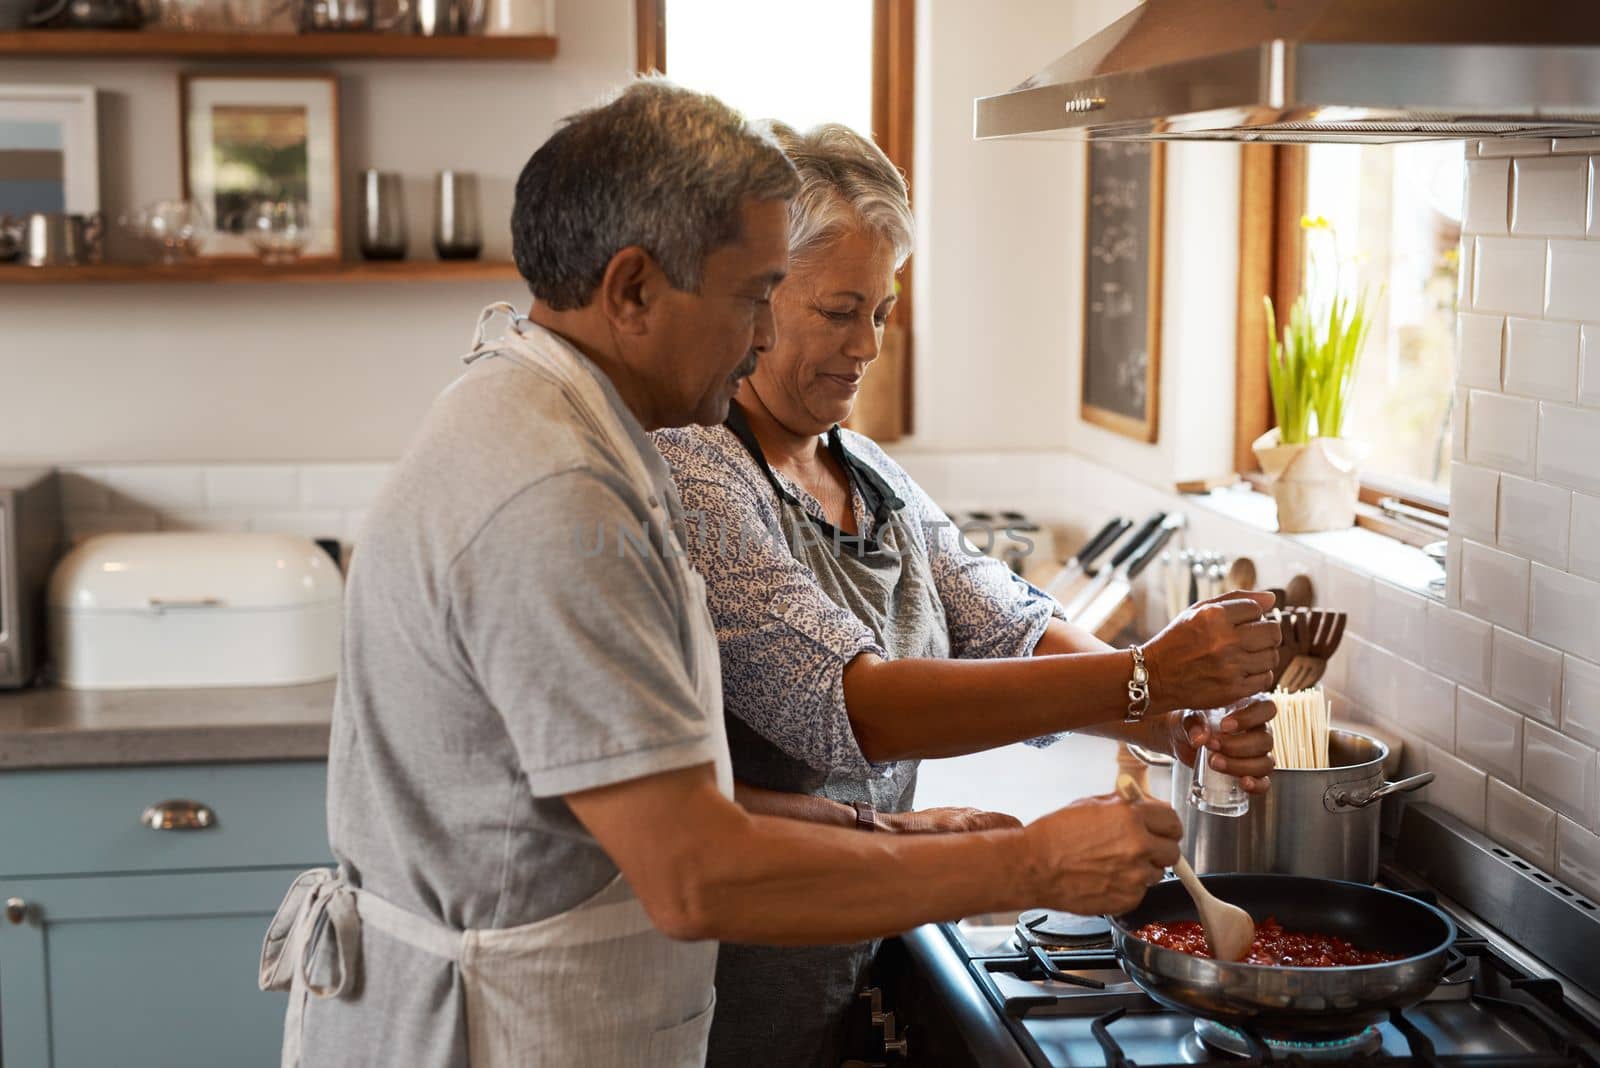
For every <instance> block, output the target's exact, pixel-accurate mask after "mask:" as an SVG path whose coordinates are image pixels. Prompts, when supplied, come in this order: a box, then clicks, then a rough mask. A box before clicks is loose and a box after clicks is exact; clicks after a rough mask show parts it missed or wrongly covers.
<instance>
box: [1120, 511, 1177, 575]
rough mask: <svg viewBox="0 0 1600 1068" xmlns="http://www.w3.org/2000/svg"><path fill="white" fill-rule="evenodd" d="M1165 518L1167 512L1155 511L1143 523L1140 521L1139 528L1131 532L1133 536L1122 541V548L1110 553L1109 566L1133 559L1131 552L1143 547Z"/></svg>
mask: <svg viewBox="0 0 1600 1068" xmlns="http://www.w3.org/2000/svg"><path fill="white" fill-rule="evenodd" d="M1166 520H1167V513H1165V512H1157V513H1156V514H1155V515H1153V516H1151V517H1150V518H1149V519H1146V520H1145V521H1144V522H1143V523H1140V524H1139V529H1138V530H1136V531H1134V532H1133V536H1132V537H1130V538H1129V539H1128V540H1127V541H1125V542H1123V543H1122V548H1120V549H1118V550H1117V551H1116V553H1115V554H1113V555H1112V557H1111V566H1112V567H1121V566H1122V565H1123V564H1125V563H1127V562H1128V561H1129V560H1131V559H1133V554H1134V553H1136V552H1138V551H1139V549H1140V548H1141V547H1143V545H1144V543H1145V542H1146V541H1147V540H1148V539H1149V537H1150V535H1152V534H1154V533H1155V532H1156V528H1157V527H1159V526H1160V525H1161V524H1162V523H1164V522H1166Z"/></svg>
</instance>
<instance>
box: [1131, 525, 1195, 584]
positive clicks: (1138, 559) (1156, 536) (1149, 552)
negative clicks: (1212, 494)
mask: <svg viewBox="0 0 1600 1068" xmlns="http://www.w3.org/2000/svg"><path fill="white" fill-rule="evenodd" d="M1182 527H1183V516H1182V514H1180V513H1174V514H1173V515H1171V516H1168V517H1166V518H1165V519H1164V520H1163V521H1162V523H1161V525H1160V527H1158V528H1157V529H1156V531H1155V532H1154V533H1152V534H1151V535H1150V536H1149V537H1148V538H1146V539H1145V541H1144V544H1143V545H1141V546H1139V548H1138V549H1137V550H1135V555H1134V557H1133V559H1131V560H1129V561H1128V579H1129V581H1132V580H1133V579H1136V578H1138V577H1139V572H1141V571H1143V570H1144V569H1145V568H1146V567H1148V566H1149V564H1150V561H1151V560H1154V559H1155V556H1156V553H1158V552H1160V551H1161V547H1162V546H1163V545H1165V544H1167V542H1168V540H1169V539H1171V537H1172V536H1173V535H1174V534H1176V533H1177V532H1178V531H1179V530H1180V529H1181V528H1182Z"/></svg>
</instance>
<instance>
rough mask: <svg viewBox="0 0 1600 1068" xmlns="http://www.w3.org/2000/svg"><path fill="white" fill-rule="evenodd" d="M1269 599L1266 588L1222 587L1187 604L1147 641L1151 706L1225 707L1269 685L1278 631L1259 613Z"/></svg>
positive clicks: (1280, 640)
mask: <svg viewBox="0 0 1600 1068" xmlns="http://www.w3.org/2000/svg"><path fill="white" fill-rule="evenodd" d="M1273 600H1274V598H1273V596H1272V594H1270V593H1265V592H1250V591H1246V590H1237V591H1235V592H1233V593H1225V594H1223V595H1222V596H1221V597H1217V598H1214V599H1212V600H1209V601H1201V602H1200V603H1199V604H1196V605H1191V606H1190V607H1189V608H1186V609H1185V610H1184V611H1183V613H1182V614H1181V615H1179V616H1178V617H1177V618H1176V619H1174V620H1173V621H1172V622H1171V623H1168V624H1167V625H1166V627H1165V628H1163V629H1162V631H1161V633H1160V634H1157V635H1156V636H1155V637H1154V638H1151V639H1150V640H1149V641H1148V642H1146V643H1145V645H1144V656H1145V665H1146V667H1147V668H1148V669H1149V671H1150V704H1151V709H1152V711H1158V712H1171V711H1174V710H1177V709H1183V708H1226V707H1227V706H1228V705H1231V704H1233V703H1234V702H1235V701H1238V700H1240V699H1242V698H1245V697H1249V696H1250V695H1251V694H1254V693H1262V692H1264V691H1267V690H1270V689H1272V671H1273V668H1274V667H1276V666H1277V662H1278V646H1279V645H1281V644H1282V643H1283V632H1282V631H1281V630H1280V629H1279V627H1278V624H1277V623H1276V622H1275V621H1273V620H1270V619H1262V618H1261V616H1262V613H1263V612H1265V611H1266V610H1267V609H1269V608H1271V607H1272V604H1273ZM1230 774H1231V772H1230Z"/></svg>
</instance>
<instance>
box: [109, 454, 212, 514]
mask: <svg viewBox="0 0 1600 1068" xmlns="http://www.w3.org/2000/svg"><path fill="white" fill-rule="evenodd" d="M96 475H97V477H98V478H99V479H100V481H102V482H103V483H104V484H105V486H106V488H107V489H108V490H109V491H110V495H111V505H110V506H111V510H112V511H114V512H147V511H161V512H181V511H203V510H204V509H205V507H206V489H205V477H204V473H203V469H202V468H199V467H189V466H181V465H176V464H118V465H111V466H106V467H100V468H97V469H96Z"/></svg>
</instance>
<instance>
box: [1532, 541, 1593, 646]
mask: <svg viewBox="0 0 1600 1068" xmlns="http://www.w3.org/2000/svg"><path fill="white" fill-rule="evenodd" d="M1531 588H1532V592H1531V596H1530V597H1529V599H1528V635H1529V637H1532V638H1534V639H1535V640H1537V641H1542V642H1545V643H1547V644H1549V645H1553V646H1555V647H1556V648H1558V649H1562V650H1565V651H1566V652H1569V653H1572V654H1574V655H1576V656H1581V657H1583V658H1585V659H1587V660H1594V661H1600V582H1596V581H1594V580H1593V579H1586V578H1582V577H1581V576H1578V575H1569V574H1567V573H1566V572H1565V571H1558V570H1556V569H1555V568H1553V567H1546V566H1545V565H1544V564H1534V565H1533V574H1532V575H1531Z"/></svg>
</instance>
